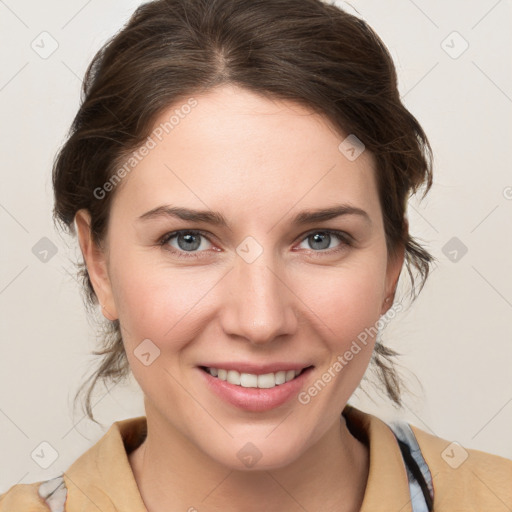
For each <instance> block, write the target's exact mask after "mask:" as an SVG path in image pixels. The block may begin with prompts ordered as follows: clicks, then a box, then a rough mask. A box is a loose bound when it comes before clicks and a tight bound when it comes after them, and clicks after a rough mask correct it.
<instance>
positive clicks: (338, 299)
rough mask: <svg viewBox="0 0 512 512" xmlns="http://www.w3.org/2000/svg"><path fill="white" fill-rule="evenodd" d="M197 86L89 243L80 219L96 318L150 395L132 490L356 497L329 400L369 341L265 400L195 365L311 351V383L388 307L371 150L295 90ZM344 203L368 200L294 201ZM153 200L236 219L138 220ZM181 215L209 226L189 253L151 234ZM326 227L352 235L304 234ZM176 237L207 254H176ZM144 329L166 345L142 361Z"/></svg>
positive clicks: (359, 470) (332, 501)
mask: <svg viewBox="0 0 512 512" xmlns="http://www.w3.org/2000/svg"><path fill="white" fill-rule="evenodd" d="M196 99H197V101H198V105H197V106H196V107H195V108H193V109H192V110H191V112H190V113H189V114H188V115H186V116H185V117H184V119H181V120H180V123H179V125H177V126H176V127H175V128H174V129H173V130H172V131H171V132H170V133H169V135H167V136H166V137H165V138H164V139H163V141H162V142H159V143H158V145H157V146H156V147H155V148H154V149H152V150H151V151H150V152H149V154H148V155H147V156H146V157H145V158H144V159H143V160H142V161H141V162H140V163H139V164H138V165H137V166H136V168H135V169H134V170H133V171H132V172H131V173H130V174H129V175H127V176H126V177H125V178H124V179H123V181H122V183H121V184H120V185H119V186H118V187H117V189H116V190H115V196H114V200H113V203H112V208H111V213H110V219H109V226H108V231H107V234H106V238H105V243H104V245H103V246H102V248H100V247H97V246H96V245H95V244H94V243H92V241H91V238H90V230H89V222H90V220H89V217H88V213H87V211H85V210H81V211H80V212H78V214H77V216H76V224H77V229H78V236H79V241H80V246H81V249H82V253H83V255H84V258H85V260H86V263H87V267H88V271H89V275H90V277H91V281H92V283H93V286H94V289H95V292H96V294H97V296H98V298H99V301H100V304H102V305H103V306H104V307H103V308H102V311H103V314H104V315H105V316H106V317H107V318H109V319H111V320H112V319H116V318H119V320H120V324H121V328H122V333H123V342H124V344H125V348H126V353H127V357H128V360H129V363H130V367H131V370H132V372H133V374H134V377H135V378H136V380H137V381H138V383H139V384H140V387H141V388H142V391H143V393H144V404H145V410H146V417H147V422H148V436H147V439H146V440H145V442H144V443H143V444H142V445H141V446H140V447H139V448H137V449H136V450H135V451H134V452H132V453H131V454H130V456H129V461H130V464H131V466H132V468H133V471H134V475H135V479H136V481H137V484H138V486H139V489H140V492H141V495H142V497H143V500H144V502H145V504H146V506H147V509H148V510H149V511H150V512H160V511H167V512H168V511H174V510H176V511H178V510H180V511H183V510H189V509H190V507H195V508H197V509H198V510H201V511H206V510H207V511H213V510H223V511H228V512H229V511H239V510H246V511H257V510H258V511H259V510H270V511H280V510H287V511H295V510H297V511H298V510H304V508H305V509H306V510H319V509H320V506H321V508H322V510H326V511H330V510H332V511H334V510H336V511H355V510H359V508H360V505H361V503H362V500H363V496H364V489H365V486H366V481H367V476H368V468H369V460H368V447H367V446H365V445H364V444H363V443H362V442H361V441H360V440H358V439H357V438H356V437H354V436H353V435H352V434H351V433H350V431H349V430H348V429H347V426H346V424H345V421H344V418H343V417H341V421H340V414H341V411H342V409H343V407H344V406H345V404H346V403H347V401H348V399H349V397H350V396H351V394H352V393H353V391H354V390H355V389H356V388H357V386H358V385H359V383H360V381H361V379H362V377H363V375H364V372H365V370H366V368H367V366H368V363H369V361H370V357H371V354H372V350H373V347H374V342H375V340H374V339H371V338H369V339H368V343H367V345H366V346H362V347H361V348H362V350H361V351H360V352H359V353H358V354H357V355H355V356H354V358H353V359H352V360H351V361H350V362H349V363H348V364H347V365H346V366H344V367H343V370H342V371H340V372H338V373H337V374H336V377H335V378H334V379H332V380H331V382H330V383H329V384H328V385H327V386H325V388H324V389H322V391H321V392H320V393H318V395H317V396H315V397H314V398H313V399H312V400H311V401H310V403H308V404H307V405H303V404H301V403H300V402H299V401H298V400H297V399H295V398H294V399H291V400H290V401H288V402H287V403H285V404H284V405H282V406H279V407H277V408H275V409H273V410H270V411H266V412H249V411H245V410H242V409H239V408H237V407H235V406H233V405H230V404H228V403H226V402H224V401H223V400H222V399H220V398H219V397H218V396H217V395H215V394H213V393H212V391H211V390H210V389H209V388H207V386H206V385H205V383H204V379H203V375H201V374H200V373H199V372H201V370H199V369H198V367H197V366H198V365H201V364H202V363H204V362H205V361H207V360H210V361H212V360H213V361H221V360H231V361H251V362H254V363H258V364H263V363H268V362H272V361H292V362H305V363H307V364H312V365H314V368H313V371H312V372H311V373H310V374H309V376H308V379H307V382H306V383H305V384H304V387H303V389H304V390H305V389H307V388H308V387H309V386H311V385H312V384H313V383H314V382H315V381H316V380H317V379H319V378H321V376H322V374H323V373H325V372H326V371H327V369H328V368H329V367H331V366H332V364H333V362H334V361H335V360H336V358H337V356H339V355H342V354H343V353H344V352H345V351H346V350H347V349H348V348H349V347H350V345H351V344H352V342H353V341H354V340H356V338H357V335H358V334H359V333H361V332H362V331H364V330H365V328H369V327H371V326H373V325H375V323H376V322H377V321H378V319H379V317H380V315H382V314H384V313H385V312H386V311H387V310H388V309H389V307H390V305H391V304H392V302H393V297H394V290H395V287H396V283H397V280H398V277H399V274H400V271H401V268H402V263H403V249H402V250H399V251H397V255H396V257H394V258H392V259H391V258H389V256H388V251H387V247H386V240H385V235H384V225H383V218H382V211H381V206H380V203H379V198H378V192H377V184H376V180H375V169H374V160H373V157H372V155H371V154H370V153H369V152H368V151H365V152H363V153H362V154H361V155H360V156H359V157H358V158H357V159H356V160H355V161H350V160H349V159H347V158H346V157H345V155H344V154H343V153H341V152H340V150H339V149H338V146H339V144H340V142H341V141H342V140H343V139H344V138H345V137H346V134H341V133H339V131H337V130H335V129H334V127H333V126H332V125H331V124H330V123H329V122H328V121H327V120H326V118H324V117H323V116H320V115H318V114H315V113H313V112H312V111H310V110H308V109H306V108H304V107H302V106H299V105H298V104H296V103H293V102H290V101H281V100H270V99H266V98H264V97H262V96H260V95H257V94H254V93H252V92H249V91H247V90H244V89H239V88H236V87H232V86H222V87H220V88H217V89H214V90H210V91H209V92H208V93H206V94H204V95H201V96H197V97H196ZM175 108H176V105H173V106H172V107H170V108H169V110H168V111H166V112H164V113H163V114H162V116H161V117H160V118H159V119H158V120H157V122H156V124H155V126H157V125H158V124H160V122H164V121H165V120H167V119H168V118H169V115H170V113H171V112H172V111H173V110H174V109H175ZM339 204H347V205H350V206H354V207H357V208H360V209H362V210H364V211H365V212H366V213H367V216H368V220H366V219H365V218H364V217H363V216H362V215H355V214H352V215H343V216H340V217H337V218H334V219H331V220H328V221H323V222H314V223H311V224H308V225H300V226H294V225H292V224H291V219H292V217H294V216H295V215H296V214H297V213H299V212H301V211H303V210H312V209H320V208H327V207H331V206H334V205H339ZM161 205H173V206H182V207H187V208H196V209H205V210H207V209H211V210H215V211H218V212H221V213H222V214H223V215H224V217H225V218H226V219H227V220H228V222H229V223H230V227H231V229H228V228H226V227H221V226H214V225H211V224H208V223H205V222H191V221H184V220H181V219H175V218H171V217H167V218H158V219H152V220H146V221H141V220H138V218H139V217H140V216H141V215H142V214H144V213H145V212H147V211H149V210H151V209H153V208H156V207H158V206H161ZM190 229H195V230H197V229H200V230H202V231H205V232H206V233H207V234H208V238H206V237H205V238H203V237H199V240H200V241H201V246H200V247H199V248H197V249H195V248H194V249H193V251H195V252H190V251H189V252H187V251H185V250H183V249H180V246H179V245H178V240H177V239H176V238H174V239H172V240H170V241H168V242H167V243H166V244H164V245H159V244H158V240H159V239H161V238H162V237H163V236H164V235H165V234H166V233H172V232H173V231H176V230H190ZM326 229H331V230H338V231H341V232H344V233H348V234H349V235H350V236H351V237H352V238H353V241H352V242H351V244H347V243H345V242H343V241H340V240H339V239H337V238H336V237H335V236H332V237H331V239H330V243H329V242H328V241H327V242H326V243H325V245H324V246H322V245H320V244H319V243H318V242H317V243H315V241H314V239H313V240H312V237H311V236H310V235H313V234H315V233H318V232H320V233H322V232H323V231H325V230H326ZM247 236H251V237H253V238H254V239H255V240H256V241H257V242H258V244H259V245H260V246H261V248H262V249H263V252H262V254H261V255H260V256H259V257H258V258H257V259H256V260H255V261H254V262H252V263H247V262H246V261H245V260H244V259H243V258H242V257H240V256H239V255H238V253H237V252H236V249H237V247H238V246H239V245H240V244H241V242H242V241H243V240H244V239H245V238H246V237H247ZM319 247H320V248H319ZM324 247H327V248H324ZM172 249H174V250H175V251H177V252H180V251H181V253H185V256H186V255H187V254H188V255H190V254H199V255H200V256H201V257H199V258H193V257H189V258H179V257H178V256H176V255H175V254H173V253H172V252H171V251H172ZM336 249H340V250H339V251H337V252H335V251H336ZM386 299H387V300H386ZM144 339H150V340H151V342H152V343H154V345H156V346H157V347H158V348H159V350H160V355H159V356H158V357H157V358H156V359H155V360H154V361H153V362H152V363H151V364H150V365H149V366H145V365H144V364H141V361H140V360H139V359H138V358H137V357H136V355H135V354H134V350H135V349H136V348H137V346H138V345H139V344H140V343H141V341H142V340H144ZM247 442H251V443H253V444H254V445H255V446H256V447H257V448H258V450H259V451H260V453H261V454H262V457H261V459H260V460H259V461H258V462H257V463H256V464H255V465H254V466H253V467H251V468H247V467H245V466H244V465H243V464H242V463H241V461H240V460H239V458H238V457H237V452H238V451H239V450H240V449H241V448H242V447H243V446H245V445H246V443H247Z"/></svg>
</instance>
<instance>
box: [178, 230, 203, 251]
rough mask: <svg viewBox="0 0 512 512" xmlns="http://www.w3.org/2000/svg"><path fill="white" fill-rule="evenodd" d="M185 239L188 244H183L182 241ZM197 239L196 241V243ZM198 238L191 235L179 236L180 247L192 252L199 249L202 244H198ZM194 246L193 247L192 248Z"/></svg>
mask: <svg viewBox="0 0 512 512" xmlns="http://www.w3.org/2000/svg"><path fill="white" fill-rule="evenodd" d="M183 239H185V240H186V242H184V243H182V240H183ZM194 239H195V241H194ZM197 239H198V237H197V236H196V235H191V234H190V233H188V234H185V235H179V236H178V245H179V246H180V249H183V250H184V251H190V250H194V249H197V248H198V247H199V246H200V245H201V244H200V242H198V240H197ZM190 244H192V247H191V246H190Z"/></svg>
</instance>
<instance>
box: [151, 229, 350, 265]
mask: <svg viewBox="0 0 512 512" xmlns="http://www.w3.org/2000/svg"><path fill="white" fill-rule="evenodd" d="M316 233H323V234H328V235H331V236H334V237H336V238H337V239H338V241H340V242H342V243H341V245H339V246H338V247H336V248H334V249H323V250H319V251H315V250H313V249H311V251H312V253H313V255H314V257H317V256H320V257H321V256H322V255H325V254H330V255H331V254H335V253H337V252H340V251H343V250H344V249H346V246H351V245H352V241H353V239H352V237H351V236H350V235H349V234H348V233H345V232H344V231H336V230H331V229H316V230H313V231H309V232H307V233H305V234H304V235H302V238H301V240H300V242H303V241H304V240H306V239H307V238H309V237H310V236H311V235H314V234H316ZM182 234H191V235H201V236H203V237H204V238H206V239H207V240H208V241H209V242H210V243H211V241H210V239H209V238H208V233H206V232H205V231H201V230H196V229H181V230H179V231H173V232H171V233H166V234H165V235H164V236H163V237H162V238H161V239H160V240H159V241H158V245H160V246H162V247H164V246H165V245H166V244H167V242H169V240H171V239H172V238H174V237H176V236H178V235H182ZM165 250H166V251H169V252H171V253H172V254H174V255H175V256H177V257H178V258H195V259H197V258H201V257H203V256H201V253H204V252H206V251H199V252H190V251H179V250H176V249H174V248H171V249H167V248H165Z"/></svg>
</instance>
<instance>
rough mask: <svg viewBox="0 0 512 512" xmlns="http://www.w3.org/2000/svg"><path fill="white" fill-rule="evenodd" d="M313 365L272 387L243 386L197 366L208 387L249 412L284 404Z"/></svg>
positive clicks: (295, 393)
mask: <svg viewBox="0 0 512 512" xmlns="http://www.w3.org/2000/svg"><path fill="white" fill-rule="evenodd" d="M312 369H313V367H309V368H307V369H306V370H304V371H303V372H302V373H301V374H300V375H299V376H298V377H295V378H294V379H292V380H290V381H288V382H285V383H284V384H279V385H278V386H274V387H273V388H267V389H265V388H244V387H242V386H236V385H235V384H230V383H229V382H227V381H225V380H221V379H219V378H217V377H213V376H212V375H210V374H209V373H208V372H206V371H204V370H202V369H201V368H198V370H199V372H200V373H201V374H202V375H203V378H204V379H205V381H206V384H207V385H208V386H209V387H210V389H211V390H212V391H213V392H214V393H215V394H216V395H218V396H219V397H220V398H222V399H223V400H225V401H226V402H228V403H230V404H231V405H234V406H235V407H238V408H239V409H244V410H246V411H251V412H263V411H269V410H270V409H274V408H276V407H279V406H280V405H283V404H285V403H286V402H288V401H289V400H290V399H291V398H293V397H294V396H296V395H297V394H298V393H299V391H300V389H301V388H302V387H303V385H304V382H305V380H306V378H307V377H308V375H309V373H310V371H311V370H312Z"/></svg>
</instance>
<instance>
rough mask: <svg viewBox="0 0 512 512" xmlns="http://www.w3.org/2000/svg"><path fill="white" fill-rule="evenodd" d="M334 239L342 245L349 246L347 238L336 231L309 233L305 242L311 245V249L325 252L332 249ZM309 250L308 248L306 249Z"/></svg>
mask: <svg viewBox="0 0 512 512" xmlns="http://www.w3.org/2000/svg"><path fill="white" fill-rule="evenodd" d="M333 238H335V239H337V240H338V241H339V242H341V244H340V245H343V244H348V240H347V238H346V237H345V236H343V234H342V233H338V232H335V231H314V232H312V233H309V234H308V235H306V237H305V238H304V240H303V242H302V243H304V242H308V243H309V245H310V248H313V249H315V250H319V251H324V250H326V249H332V247H329V246H330V244H331V242H332V241H333ZM306 249H307V247H306Z"/></svg>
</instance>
